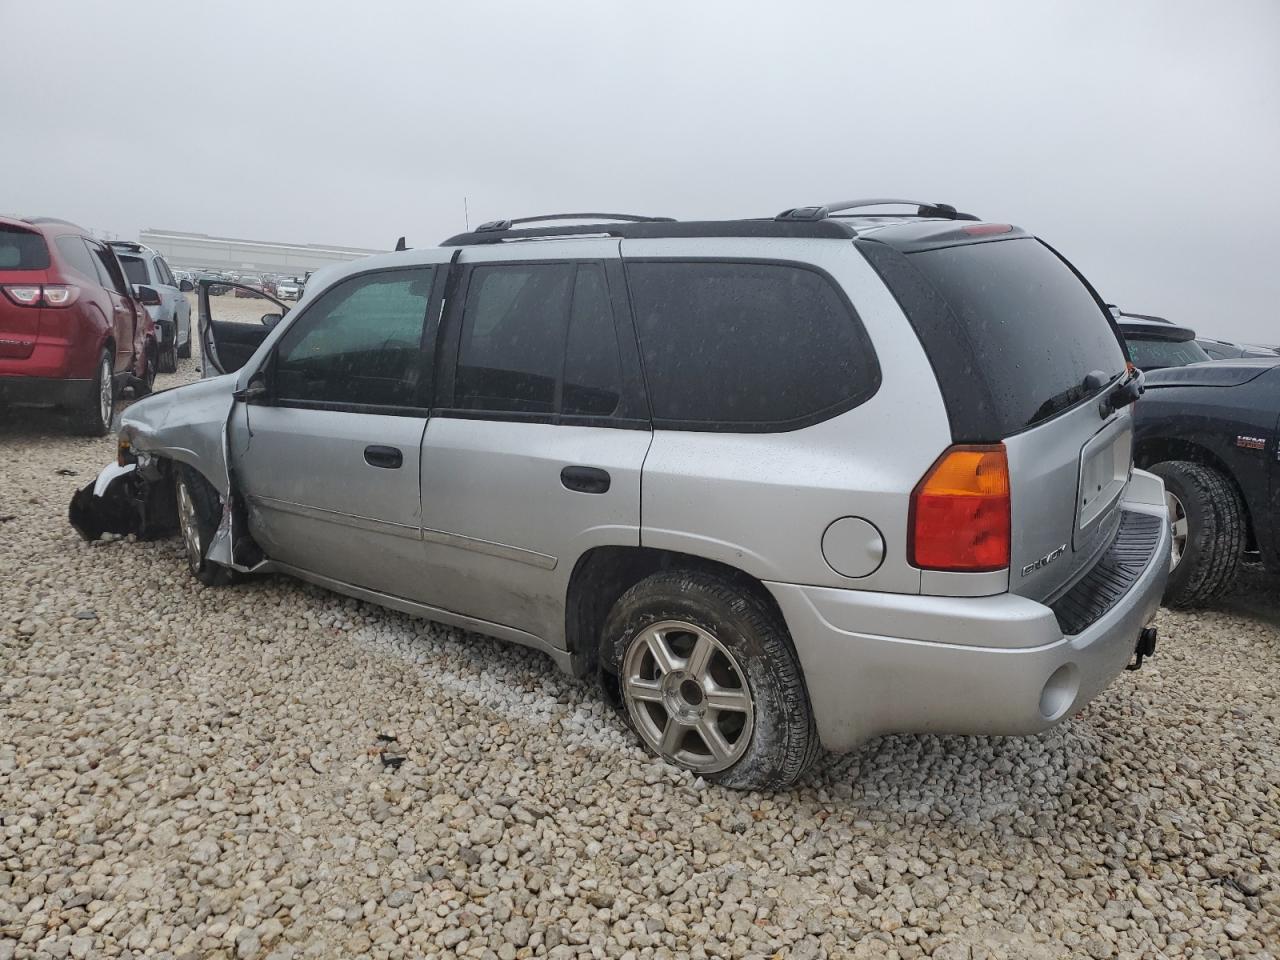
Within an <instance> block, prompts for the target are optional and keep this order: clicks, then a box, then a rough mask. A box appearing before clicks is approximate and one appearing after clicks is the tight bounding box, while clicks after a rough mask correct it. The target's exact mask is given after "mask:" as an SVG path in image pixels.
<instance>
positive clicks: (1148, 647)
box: [1125, 627, 1156, 670]
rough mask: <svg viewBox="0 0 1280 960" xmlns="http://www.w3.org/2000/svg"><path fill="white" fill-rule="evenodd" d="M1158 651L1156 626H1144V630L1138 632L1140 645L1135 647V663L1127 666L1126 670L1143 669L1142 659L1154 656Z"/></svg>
mask: <svg viewBox="0 0 1280 960" xmlns="http://www.w3.org/2000/svg"><path fill="white" fill-rule="evenodd" d="M1155 652H1156V628H1155V627H1143V628H1142V632H1141V633H1140V634H1138V645H1137V646H1136V647H1134V649H1133V663H1131V664H1129V665H1128V666H1127V667H1125V669H1126V670H1141V669H1142V661H1143V660H1144V659H1146V658H1147V657H1150V656H1154V654H1155Z"/></svg>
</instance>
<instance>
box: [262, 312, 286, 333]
mask: <svg viewBox="0 0 1280 960" xmlns="http://www.w3.org/2000/svg"><path fill="white" fill-rule="evenodd" d="M283 319H284V314H283V313H264V314H263V315H262V325H263V326H264V327H266V328H267V329H268V330H270V329H271V328H272V327H274V326H275V325H276V324H277V323H279V322H280V321H281V320H283Z"/></svg>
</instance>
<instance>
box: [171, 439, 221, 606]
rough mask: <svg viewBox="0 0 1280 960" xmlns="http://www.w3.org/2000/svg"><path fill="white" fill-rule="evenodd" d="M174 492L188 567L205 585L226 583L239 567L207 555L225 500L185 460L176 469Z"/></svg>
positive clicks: (216, 585) (179, 528)
mask: <svg viewBox="0 0 1280 960" xmlns="http://www.w3.org/2000/svg"><path fill="white" fill-rule="evenodd" d="M173 495H174V500H175V502H176V504H177V509H178V532H179V533H180V534H182V542H183V546H184V547H185V548H186V552H187V569H188V570H190V571H191V575H192V576H193V577H195V578H196V579H197V580H199V581H200V582H201V583H203V584H204V585H205V586H206V587H224V586H227V585H228V584H230V583H234V582H235V580H236V571H234V570H232V569H231V568H230V567H224V566H223V565H222V564H220V563H214V562H213V561H212V560H210V559H209V558H208V557H206V556H205V554H206V553H208V552H209V544H210V543H212V542H213V535H214V533H215V532H217V529H218V522H219V520H220V519H221V518H222V501H221V499H220V498H219V497H218V491H217V490H215V489H214V488H213V484H211V483H210V482H209V481H208V480H206V479H205V478H204V477H202V476H201V475H200V474H199V473H197V472H196V471H195V470H193V469H192V468H191V467H188V466H186V465H184V464H178V465H176V466H175V467H174V471H173Z"/></svg>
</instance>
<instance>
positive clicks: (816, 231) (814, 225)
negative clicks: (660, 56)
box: [440, 220, 856, 247]
mask: <svg viewBox="0 0 1280 960" xmlns="http://www.w3.org/2000/svg"><path fill="white" fill-rule="evenodd" d="M486 226H488V224H486ZM590 236H596V237H598V236H606V237H621V238H625V239H632V240H641V239H643V240H658V239H685V238H694V237H745V238H756V237H775V238H777V237H780V238H786V239H810V240H813V239H817V240H852V239H853V238H854V236H856V234H855V233H854V231H853V229H852V228H851V227H849V226H848V225H846V224H843V223H840V222H838V221H835V220H816V221H803V220H792V221H786V220H648V221H628V222H625V223H602V224H586V225H583V226H571V227H531V228H528V229H522V230H514V229H496V228H495V229H492V230H486V231H485V232H483V233H482V232H480V230H478V229H477V230H473V231H471V232H470V233H459V234H455V235H454V236H452V237H449V238H448V239H447V240H445V241H443V242H442V243H441V244H440V246H442V247H467V246H476V245H478V244H484V243H501V242H503V241H506V240H539V239H553V238H560V237H564V238H568V237H590Z"/></svg>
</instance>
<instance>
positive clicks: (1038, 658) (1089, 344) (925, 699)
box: [71, 201, 1170, 788]
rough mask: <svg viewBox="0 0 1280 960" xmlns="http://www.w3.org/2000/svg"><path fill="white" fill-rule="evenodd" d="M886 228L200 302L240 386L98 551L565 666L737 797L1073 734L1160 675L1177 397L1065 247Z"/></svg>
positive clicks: (185, 408)
mask: <svg viewBox="0 0 1280 960" xmlns="http://www.w3.org/2000/svg"><path fill="white" fill-rule="evenodd" d="M886 202H887V201H874V203H875V204H881V203H886ZM894 202H900V201H894ZM868 203H872V202H871V201H864V202H853V203H850V204H835V205H829V206H826V207H807V208H799V209H794V210H788V211H786V212H784V213H783V214H781V215H779V216H777V217H775V218H772V219H760V220H735V221H724V222H674V221H668V220H660V219H656V218H643V217H621V216H609V217H606V216H605V215H598V214H597V215H591V214H575V215H563V217H550V218H530V221H536V222H538V223H540V224H541V225H539V226H527V225H526V224H527V222H529V221H499V222H495V223H489V224H485V225H483V226H481V227H479V228H478V229H476V230H475V231H473V232H469V233H464V234H461V235H459V236H455V237H451V238H450V239H448V240H446V241H445V242H444V244H443V245H441V246H440V247H437V248H434V249H425V250H404V251H399V252H395V253H390V254H386V255H382V256H376V257H370V258H367V259H364V260H359V261H355V262H352V263H348V264H342V265H336V266H332V267H329V268H327V269H325V270H324V271H321V272H319V273H317V274H316V275H315V276H314V277H313V278H312V280H311V282H310V283H308V285H307V289H306V294H305V296H304V297H303V299H302V301H301V302H300V303H299V304H298V305H297V306H296V307H295V308H294V309H293V310H292V311H290V310H289V309H288V308H287V307H286V306H285V305H284V304H278V313H270V314H267V315H265V316H263V317H262V318H261V320H260V321H259V320H258V319H257V318H254V319H253V322H244V321H236V320H234V319H226V318H224V319H218V318H217V317H215V316H213V315H212V313H211V308H210V297H209V295H208V289H207V283H206V282H204V281H202V282H201V283H202V290H201V292H200V336H201V346H202V349H203V351H204V358H205V363H206V369H207V370H208V371H209V372H210V373H220V374H221V375H218V376H213V377H212V378H211V379H207V380H204V381H202V382H200V383H196V384H192V385H190V386H185V387H180V388H178V389H175V390H170V391H167V392H165V393H162V394H159V395H157V396H154V397H149V398H146V399H144V400H142V401H140V402H138V403H136V404H134V405H133V406H132V407H130V408H129V410H128V411H127V412H126V413H125V415H124V420H123V427H122V429H121V431H120V445H121V460H120V464H119V465H117V466H114V467H111V468H109V469H108V471H106V472H104V475H103V476H102V477H100V478H99V479H98V481H97V482H96V483H95V484H93V485H91V486H90V487H86V488H85V490H83V491H81V492H80V493H77V495H76V499H75V500H74V501H73V504H72V510H71V513H72V519H73V522H74V523H75V524H76V526H77V527H78V528H79V529H80V531H81V532H82V534H83V535H85V536H87V537H91V538H92V537H95V536H98V535H99V534H101V533H102V532H103V531H104V530H113V531H116V532H134V533H138V534H139V535H140V536H160V535H163V534H165V533H167V532H171V531H172V530H174V529H175V528H176V529H178V530H180V531H181V534H182V537H183V538H184V540H185V543H186V548H187V554H188V558H189V562H190V567H191V570H192V572H193V573H194V574H195V575H196V576H197V577H199V578H200V580H202V581H203V582H205V583H207V584H221V583H227V582H229V581H231V580H232V579H235V578H236V577H237V576H239V575H241V574H247V573H257V572H264V571H279V572H284V573H288V574H292V575H294V576H296V577H299V578H302V579H304V580H308V581H311V582H313V583H316V584H320V585H322V586H324V587H328V588H330V589H333V590H337V591H340V592H342V593H345V594H349V595H351V596H354V597H358V598H361V599H364V600H368V601H371V602H374V603H378V604H382V605H385V606H388V607H392V608H394V609H397V610H402V611H406V612H409V613H413V614H419V615H422V616H425V617H429V618H431V619H434V620H439V621H443V622H445V623H450V624H456V625H459V626H462V627H466V628H468V629H472V630H476V631H478V632H481V633H486V634H490V635H492V636H496V637H500V638H504V639H507V640H511V641H514V642H516V643H521V644H525V645H527V646H530V647H534V648H536V649H538V650H541V651H543V652H545V653H546V654H547V655H548V656H550V657H551V658H552V659H553V660H554V661H555V662H556V664H557V665H559V666H560V667H561V668H562V669H563V670H566V671H569V672H571V673H573V674H577V675H594V676H598V677H599V679H600V681H601V683H602V685H603V689H604V691H605V694H606V695H607V696H608V697H609V698H610V699H612V700H613V702H615V703H616V704H618V705H619V706H620V707H621V708H622V710H623V712H624V713H625V716H626V717H627V718H628V720H629V722H630V724H631V725H632V726H633V727H634V729H635V730H636V732H637V734H638V735H639V737H640V739H641V740H642V741H643V742H644V744H645V746H646V747H648V748H649V749H650V750H651V751H653V752H654V753H656V754H659V755H660V756H662V757H664V758H666V759H667V760H668V761H670V762H671V763H674V764H677V765H679V766H681V767H684V768H686V769H688V770H691V771H694V772H696V773H697V774H700V775H702V776H704V777H706V778H708V779H712V780H716V781H719V782H721V783H723V784H727V785H731V786H735V787H744V788H775V787H780V786H784V785H786V784H790V783H792V782H793V781H795V780H796V778H797V777H799V776H800V774H801V773H802V771H804V769H805V767H806V766H807V765H808V764H809V762H810V760H811V759H812V758H813V757H814V755H815V753H816V752H817V750H818V748H819V746H821V747H825V748H826V749H828V750H832V751H846V750H849V749H851V748H853V747H855V746H857V745H858V744H859V743H861V742H863V741H865V740H866V739H867V738H869V737H874V736H876V735H879V734H885V733H889V732H900V731H901V732H907V731H928V732H935V733H968V734H1030V733H1035V732H1037V731H1040V730H1044V729H1046V728H1047V727H1050V726H1052V725H1053V724H1055V723H1057V722H1059V721H1061V720H1062V719H1063V718H1065V717H1067V716H1069V715H1070V714H1072V713H1073V712H1075V711H1077V710H1079V709H1080V708H1081V707H1082V706H1083V705H1084V704H1085V703H1087V702H1088V701H1089V700H1090V699H1091V698H1092V697H1094V696H1095V695H1097V694H1098V693H1099V691H1101V690H1102V689H1103V687H1105V686H1106V684H1107V683H1108V682H1109V681H1110V680H1111V679H1112V678H1113V677H1114V676H1116V675H1117V674H1118V673H1119V672H1120V671H1121V670H1122V669H1123V668H1124V667H1125V665H1126V664H1128V663H1130V661H1131V660H1134V659H1136V661H1137V663H1138V664H1140V663H1141V660H1142V657H1143V656H1145V655H1149V654H1150V653H1151V652H1152V650H1153V647H1154V641H1155V633H1154V629H1152V628H1150V627H1148V626H1147V624H1148V623H1149V622H1150V620H1151V618H1152V617H1153V615H1154V612H1155V610H1156V607H1157V605H1158V603H1159V599H1160V595H1161V592H1162V590H1163V588H1164V583H1165V578H1166V576H1167V568H1168V564H1169V553H1170V548H1169V530H1168V524H1167V523H1166V521H1165V505H1164V491H1163V487H1162V485H1161V482H1160V480H1159V479H1158V478H1156V477H1154V476H1152V475H1150V474H1147V473H1143V472H1142V471H1138V470H1134V469H1133V468H1132V461H1131V456H1130V450H1131V438H1132V429H1131V422H1132V410H1131V406H1130V405H1131V403H1132V401H1133V400H1134V399H1135V398H1136V397H1137V395H1138V393H1139V392H1140V390H1141V381H1140V378H1139V375H1138V374H1137V373H1136V371H1134V370H1133V368H1132V366H1131V365H1130V364H1129V363H1128V362H1127V360H1126V355H1125V352H1124V348H1123V346H1122V344H1121V341H1120V339H1119V337H1118V336H1117V332H1116V329H1115V325H1114V322H1113V320H1112V318H1111V315H1110V313H1109V312H1108V311H1107V309H1106V307H1105V306H1104V305H1103V303H1102V301H1101V300H1100V299H1099V298H1098V296H1097V295H1096V293H1095V292H1094V291H1093V289H1092V288H1091V287H1090V286H1089V285H1088V284H1087V283H1086V282H1085V281H1084V279H1083V278H1082V277H1081V276H1080V275H1079V273H1077V272H1076V270H1075V269H1074V268H1073V267H1072V266H1071V265H1070V264H1069V263H1067V261H1065V260H1064V259H1063V258H1062V257H1061V256H1060V255H1059V254H1057V253H1056V252H1055V251H1054V250H1053V249H1052V248H1050V247H1049V246H1048V245H1046V244H1045V243H1043V242H1042V241H1040V240H1038V239H1036V238H1034V237H1032V236H1029V235H1028V234H1026V233H1024V232H1023V231H1022V230H1019V229H1018V228H1016V227H1013V226H1010V225H1008V224H1001V223H988V222H982V221H979V220H977V219H976V218H974V217H971V216H969V215H966V214H961V213H958V212H956V211H955V209H954V208H952V207H949V206H946V205H942V204H922V205H919V207H918V208H917V209H915V210H914V212H912V213H908V214H905V215H895V216H872V215H867V214H866V213H864V212H862V211H863V208H864V207H865V206H866V205H867V204H868ZM586 219H592V220H593V221H595V222H591V223H585V224H584V223H582V222H581V221H583V220H586ZM559 220H565V221H566V222H569V223H571V224H572V225H565V224H564V223H557V222H556V221H559Z"/></svg>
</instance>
